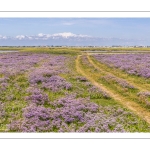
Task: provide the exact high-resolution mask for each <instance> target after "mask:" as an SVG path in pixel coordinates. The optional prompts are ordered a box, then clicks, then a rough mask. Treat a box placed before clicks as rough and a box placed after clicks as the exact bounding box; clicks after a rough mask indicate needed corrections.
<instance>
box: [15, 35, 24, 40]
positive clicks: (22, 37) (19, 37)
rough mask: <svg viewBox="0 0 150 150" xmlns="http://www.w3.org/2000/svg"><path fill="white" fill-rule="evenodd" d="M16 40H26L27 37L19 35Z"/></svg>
mask: <svg viewBox="0 0 150 150" xmlns="http://www.w3.org/2000/svg"><path fill="white" fill-rule="evenodd" d="M16 39H19V40H22V39H25V36H24V35H17V36H16Z"/></svg>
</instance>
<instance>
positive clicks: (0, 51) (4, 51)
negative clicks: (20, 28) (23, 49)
mask: <svg viewBox="0 0 150 150" xmlns="http://www.w3.org/2000/svg"><path fill="white" fill-rule="evenodd" d="M10 52H18V51H15V50H13V51H11V50H9V51H7V50H0V53H10Z"/></svg>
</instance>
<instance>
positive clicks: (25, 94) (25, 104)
mask: <svg viewBox="0 0 150 150" xmlns="http://www.w3.org/2000/svg"><path fill="white" fill-rule="evenodd" d="M89 49H90V50H92V52H88V51H87V50H89ZM1 50H3V51H7V50H12V51H13V50H14V51H17V52H8V53H0V131H1V132H72V133H74V132H80V133H81V132H98V133H101V132H104V133H108V132H109V133H110V132H111V133H114V132H121V133H124V132H129V133H130V132H150V79H149V78H150V53H149V52H150V49H148V48H132V49H130V48H116V49H115V48H114V49H113V48H73V47H72V48H65V47H64V48H57V47H55V48H45V47H43V48H42V47H40V48H37V47H32V48H31V47H30V48H24V47H22V48H21V47H20V48H14V47H13V48H12V47H6V48H1ZM94 51H96V53H94ZM97 51H100V52H99V53H97ZM101 51H104V52H106V53H101ZM117 51H118V52H117ZM130 51H131V53H130ZM133 51H134V53H132V52H133Z"/></svg>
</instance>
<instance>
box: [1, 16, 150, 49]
mask: <svg viewBox="0 0 150 150" xmlns="http://www.w3.org/2000/svg"><path fill="white" fill-rule="evenodd" d="M5 45H6V46H19V45H20V46H22V45H25V46H28V45H29V46H38V45H68V46H84V45H85V46H87V45H88V46H89V45H93V46H94V45H95V46H112V45H122V46H131V45H142V46H144V45H150V18H0V46H5Z"/></svg>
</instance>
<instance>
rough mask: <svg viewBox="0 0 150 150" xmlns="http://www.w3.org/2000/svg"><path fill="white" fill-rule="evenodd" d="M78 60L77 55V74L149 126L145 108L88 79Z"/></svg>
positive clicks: (148, 117) (79, 57)
mask: <svg viewBox="0 0 150 150" xmlns="http://www.w3.org/2000/svg"><path fill="white" fill-rule="evenodd" d="M80 59H81V55H78V57H77V59H76V69H77V72H79V73H80V74H82V75H83V76H85V77H86V78H87V79H88V80H89V81H91V83H92V84H93V85H95V86H97V87H98V88H100V89H102V90H104V91H105V92H107V93H108V94H109V95H110V96H111V97H112V98H113V99H115V100H116V101H118V102H119V103H121V104H122V105H123V106H124V107H126V108H128V109H130V110H131V111H133V112H134V113H135V114H137V115H138V116H139V117H141V118H142V119H144V120H145V121H146V122H147V123H149V124H150V112H149V111H148V110H146V109H145V108H143V107H141V106H140V105H139V104H137V103H136V102H133V101H130V100H127V99H125V98H124V97H122V96H120V95H119V94H116V93H114V92H112V91H111V90H108V89H107V87H106V86H104V85H102V84H100V83H98V82H96V81H95V80H94V79H93V78H92V77H90V76H89V75H88V74H87V73H86V72H85V71H84V70H83V69H82V68H81V65H80Z"/></svg>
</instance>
